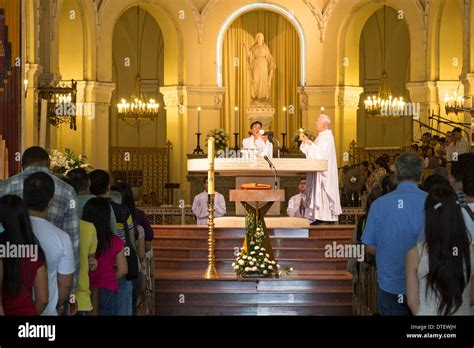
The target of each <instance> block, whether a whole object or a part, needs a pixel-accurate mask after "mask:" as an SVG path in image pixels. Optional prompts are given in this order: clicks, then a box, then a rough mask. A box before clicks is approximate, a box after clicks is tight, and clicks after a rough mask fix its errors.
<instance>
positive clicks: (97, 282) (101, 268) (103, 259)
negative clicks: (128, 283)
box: [89, 235, 125, 292]
mask: <svg viewBox="0 0 474 348" xmlns="http://www.w3.org/2000/svg"><path fill="white" fill-rule="evenodd" d="M124 247H125V243H124V242H123V241H122V240H121V239H120V238H119V237H117V236H115V235H114V236H112V240H111V241H110V247H109V248H108V249H106V250H105V252H103V253H102V255H100V256H99V257H98V258H97V269H96V270H95V271H91V272H89V282H90V287H91V288H97V289H107V290H109V291H114V292H119V286H118V281H117V279H115V256H117V254H118V253H120V252H121V251H122V249H123V248H124Z"/></svg>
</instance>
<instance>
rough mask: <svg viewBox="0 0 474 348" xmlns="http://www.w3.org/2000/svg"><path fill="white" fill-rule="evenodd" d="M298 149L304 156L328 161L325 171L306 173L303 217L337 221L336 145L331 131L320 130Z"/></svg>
mask: <svg viewBox="0 0 474 348" xmlns="http://www.w3.org/2000/svg"><path fill="white" fill-rule="evenodd" d="M300 150H301V151H302V152H303V153H304V154H305V155H306V158H309V159H319V160H327V161H328V170H327V171H324V172H317V173H308V175H307V179H306V211H305V217H306V218H307V219H309V220H320V221H337V220H338V216H339V215H341V213H342V209H341V202H340V197H339V173H338V170H337V159H336V147H335V145H334V136H333V134H332V131H331V130H330V129H327V130H324V131H322V132H320V133H319V136H318V137H317V138H316V140H315V141H314V142H313V143H310V144H306V143H304V142H303V143H302V144H301V146H300Z"/></svg>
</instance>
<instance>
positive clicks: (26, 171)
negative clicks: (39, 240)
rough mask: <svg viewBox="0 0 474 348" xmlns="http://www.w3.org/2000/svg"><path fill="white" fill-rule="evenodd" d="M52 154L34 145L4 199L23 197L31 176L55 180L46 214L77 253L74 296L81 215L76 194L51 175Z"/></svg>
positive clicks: (4, 188) (4, 189) (0, 188)
mask: <svg viewBox="0 0 474 348" xmlns="http://www.w3.org/2000/svg"><path fill="white" fill-rule="evenodd" d="M49 165H50V162H49V154H48V152H47V151H46V150H45V149H43V148H41V147H39V146H33V147H30V148H28V149H26V150H25V152H24V153H23V156H22V158H21V166H22V168H23V171H22V172H21V173H19V174H17V175H14V176H12V177H11V178H9V179H8V180H6V181H4V182H1V183H0V197H2V196H4V195H7V194H12V195H17V196H19V197H21V198H23V182H24V181H25V179H26V178H27V177H28V176H30V174H33V173H37V172H43V173H47V174H49V175H50V176H51V177H52V178H53V180H54V197H53V202H52V204H51V207H50V208H49V209H48V212H47V213H46V220H48V221H49V222H51V223H52V224H53V225H55V226H56V227H58V228H60V229H61V230H63V231H64V232H66V233H67V234H68V235H69V238H71V243H72V250H73V254H74V262H75V272H74V282H73V289H72V291H71V294H73V293H74V292H75V289H76V283H77V276H78V275H79V216H78V213H77V195H76V191H75V190H74V189H73V188H72V187H71V186H69V185H68V184H66V183H65V182H64V181H63V180H61V179H60V178H58V177H57V176H55V175H51V174H50V172H49Z"/></svg>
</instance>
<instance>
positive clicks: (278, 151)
mask: <svg viewBox="0 0 474 348" xmlns="http://www.w3.org/2000/svg"><path fill="white" fill-rule="evenodd" d="M273 140H274V141H275V142H276V143H277V148H278V150H277V156H278V158H280V142H279V141H278V139H277V138H273Z"/></svg>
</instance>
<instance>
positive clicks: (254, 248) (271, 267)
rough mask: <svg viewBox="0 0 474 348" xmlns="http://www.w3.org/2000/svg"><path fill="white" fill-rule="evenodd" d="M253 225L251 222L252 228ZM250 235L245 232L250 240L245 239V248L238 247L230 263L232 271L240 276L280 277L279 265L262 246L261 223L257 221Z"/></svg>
mask: <svg viewBox="0 0 474 348" xmlns="http://www.w3.org/2000/svg"><path fill="white" fill-rule="evenodd" d="M253 227H254V226H253V224H251V226H250V228H252V230H253ZM252 235H253V236H249V234H248V233H247V238H248V237H251V238H252V240H251V241H247V248H240V253H239V254H238V255H237V258H236V259H235V262H233V263H232V267H233V268H234V271H235V272H236V273H237V275H239V276H241V277H262V278H263V277H271V278H278V277H280V276H281V270H280V265H279V264H278V263H277V262H276V261H275V260H271V258H270V255H269V254H268V253H267V252H266V250H265V248H264V247H263V243H264V237H265V232H264V231H263V228H262V225H261V223H259V222H257V227H256V229H255V230H254V233H252ZM285 271H286V273H287V274H289V273H290V272H292V271H293V268H286V269H285Z"/></svg>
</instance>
